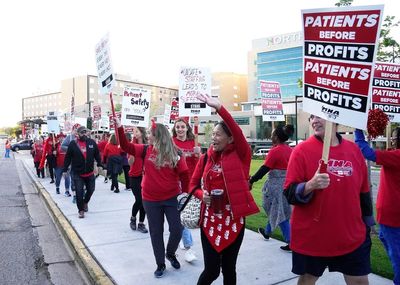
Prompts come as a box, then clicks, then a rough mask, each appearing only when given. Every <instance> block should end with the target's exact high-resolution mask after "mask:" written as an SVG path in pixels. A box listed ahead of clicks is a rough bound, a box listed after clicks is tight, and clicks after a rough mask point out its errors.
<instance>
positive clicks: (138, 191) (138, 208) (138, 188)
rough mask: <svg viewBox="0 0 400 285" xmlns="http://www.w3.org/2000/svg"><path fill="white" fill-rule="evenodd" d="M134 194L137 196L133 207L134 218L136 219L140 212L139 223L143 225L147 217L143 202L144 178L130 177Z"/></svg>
mask: <svg viewBox="0 0 400 285" xmlns="http://www.w3.org/2000/svg"><path fill="white" fill-rule="evenodd" d="M129 180H130V185H131V187H132V193H133V195H134V196H135V203H134V204H133V206H132V217H136V215H137V213H138V212H139V222H140V223H143V222H144V218H145V216H146V211H145V210H144V208H143V202H142V176H138V177H129Z"/></svg>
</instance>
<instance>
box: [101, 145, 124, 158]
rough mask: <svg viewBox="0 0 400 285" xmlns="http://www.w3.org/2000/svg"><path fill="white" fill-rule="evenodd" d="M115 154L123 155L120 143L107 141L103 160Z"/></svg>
mask: <svg viewBox="0 0 400 285" xmlns="http://www.w3.org/2000/svg"><path fill="white" fill-rule="evenodd" d="M113 155H121V149H120V147H119V146H118V145H115V144H112V143H107V145H106V147H105V148H104V152H103V161H107V158H108V157H110V156H113Z"/></svg>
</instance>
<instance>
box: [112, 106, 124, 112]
mask: <svg viewBox="0 0 400 285" xmlns="http://www.w3.org/2000/svg"><path fill="white" fill-rule="evenodd" d="M114 110H115V112H120V111H121V110H122V104H115V106H114Z"/></svg>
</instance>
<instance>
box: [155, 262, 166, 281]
mask: <svg viewBox="0 0 400 285" xmlns="http://www.w3.org/2000/svg"><path fill="white" fill-rule="evenodd" d="M164 271H165V263H163V264H160V265H157V269H156V271H154V277H156V278H161V277H163V275H164Z"/></svg>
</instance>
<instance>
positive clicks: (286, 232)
mask: <svg viewBox="0 0 400 285" xmlns="http://www.w3.org/2000/svg"><path fill="white" fill-rule="evenodd" d="M279 228H280V229H281V232H282V235H283V238H284V239H285V242H287V243H289V242H290V224H289V220H285V221H283V222H282V223H280V224H279ZM271 232H272V229H271V224H270V223H269V222H268V224H267V225H266V227H265V233H266V234H267V235H271Z"/></svg>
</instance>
